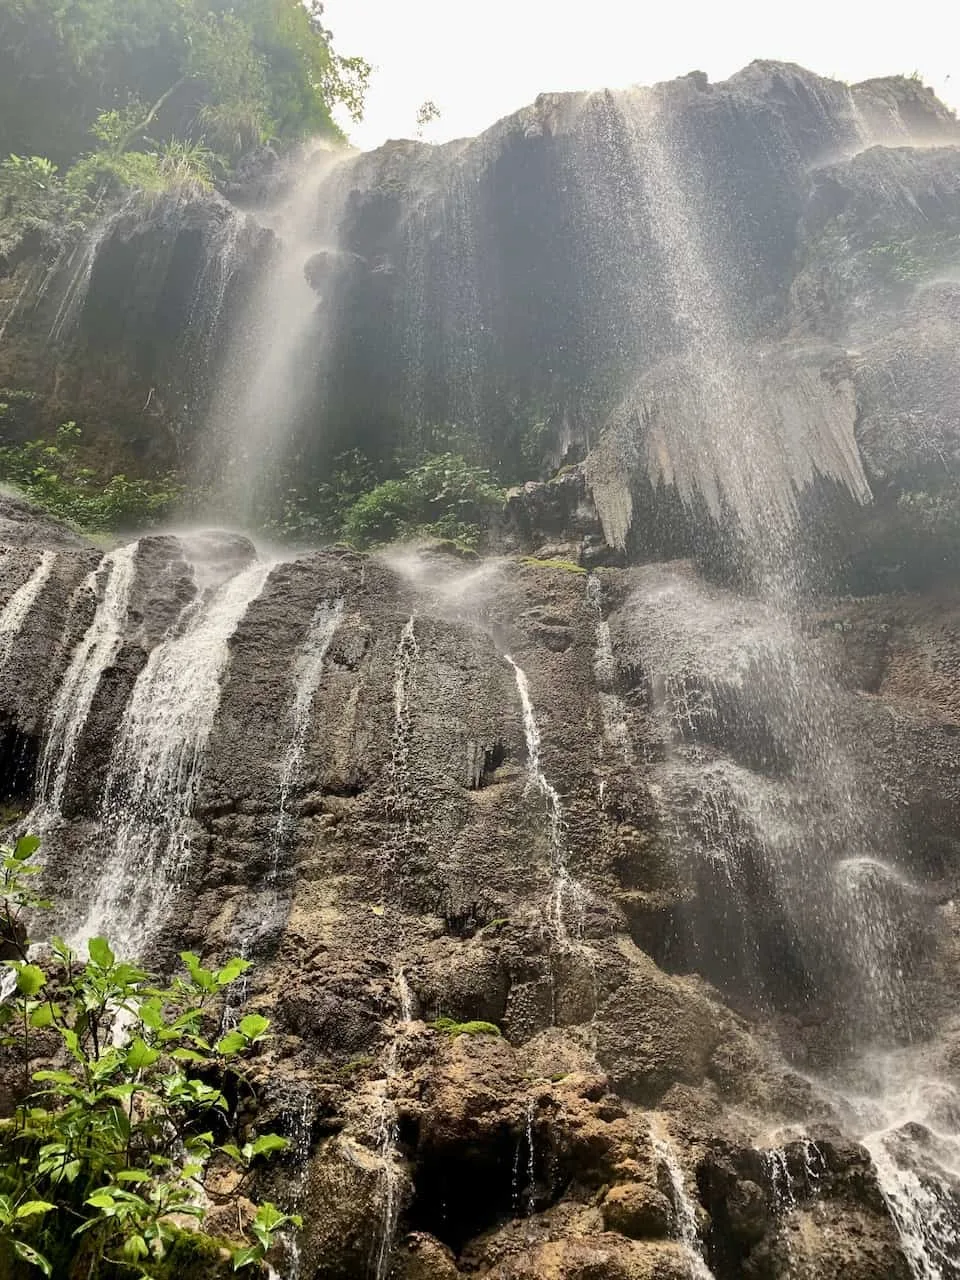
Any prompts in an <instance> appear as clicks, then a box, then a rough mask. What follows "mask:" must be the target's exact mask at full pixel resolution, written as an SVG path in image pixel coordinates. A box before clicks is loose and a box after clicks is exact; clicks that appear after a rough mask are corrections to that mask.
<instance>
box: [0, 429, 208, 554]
mask: <svg viewBox="0 0 960 1280" xmlns="http://www.w3.org/2000/svg"><path fill="white" fill-rule="evenodd" d="M82 444H83V439H82V433H81V431H80V429H79V428H78V427H77V425H76V423H73V422H67V423H64V424H63V426H61V427H60V428H59V430H58V431H57V436H56V439H55V440H54V441H49V440H30V441H28V442H27V443H25V444H15V445H5V446H3V447H0V480H5V481H7V482H8V483H10V484H14V485H16V486H17V487H18V488H20V489H22V490H23V492H24V494H25V495H26V496H27V497H28V498H29V499H30V500H31V501H33V502H36V503H37V505H38V506H41V507H43V508H44V510H46V511H49V512H50V514H51V515H53V516H56V517H57V518H58V519H60V520H66V521H69V522H70V523H72V524H75V525H78V526H79V527H80V528H81V529H85V530H88V531H90V532H94V533H96V532H106V531H109V530H113V529H126V528H131V527H137V528H144V527H149V526H151V525H155V524H159V523H160V522H162V521H163V520H164V519H165V518H166V517H168V516H169V515H170V514H171V512H172V511H173V510H174V509H175V508H176V507H177V506H178V504H179V502H180V500H181V498H182V497H183V487H182V485H180V483H179V482H178V481H177V480H176V479H175V477H173V476H169V475H168V476H162V477H160V478H159V479H158V480H143V479H136V478H132V477H129V476H124V475H110V476H107V477H104V476H103V474H102V472H100V471H98V470H97V469H96V468H94V467H91V466H89V465H87V461H86V455H85V453H84V450H83V447H82Z"/></svg>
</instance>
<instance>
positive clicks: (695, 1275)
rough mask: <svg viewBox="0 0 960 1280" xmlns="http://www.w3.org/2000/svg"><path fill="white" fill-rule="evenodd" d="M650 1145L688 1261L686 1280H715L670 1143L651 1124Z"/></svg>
mask: <svg viewBox="0 0 960 1280" xmlns="http://www.w3.org/2000/svg"><path fill="white" fill-rule="evenodd" d="M650 1142H651V1145H652V1146H653V1150H654V1152H655V1154H656V1156H657V1158H658V1159H659V1160H660V1163H661V1164H662V1165H663V1167H664V1169H665V1171H666V1174H667V1178H668V1179H669V1181H670V1189H671V1191H672V1192H673V1205H674V1210H675V1212H676V1218H677V1234H678V1236H679V1238H680V1242H681V1244H683V1245H684V1247H685V1249H686V1252H687V1255H688V1257H689V1259H690V1278H691V1280H715V1277H714V1274H713V1272H712V1271H711V1270H710V1268H709V1267H708V1266H707V1262H706V1259H705V1258H704V1256H703V1246H702V1244H701V1242H700V1229H699V1227H698V1226H697V1206H696V1204H695V1202H694V1200H693V1198H692V1197H691V1195H690V1193H689V1192H688V1191H687V1186H686V1182H685V1180H684V1176H683V1169H682V1168H681V1167H680V1161H679V1160H678V1159H677V1153H676V1149H675V1148H674V1145H673V1141H672V1139H671V1138H670V1136H669V1135H668V1134H667V1133H666V1131H665V1130H662V1129H658V1128H657V1127H655V1126H654V1125H652V1124H651V1126H650Z"/></svg>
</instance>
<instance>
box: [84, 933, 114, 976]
mask: <svg viewBox="0 0 960 1280" xmlns="http://www.w3.org/2000/svg"><path fill="white" fill-rule="evenodd" d="M87 955H88V956H89V957H90V959H91V961H92V962H93V963H94V964H95V965H96V966H97V968H99V969H112V968H113V965H114V960H115V956H114V954H113V952H112V951H111V950H110V943H109V942H107V940H106V938H91V939H90V941H89V942H88V943H87Z"/></svg>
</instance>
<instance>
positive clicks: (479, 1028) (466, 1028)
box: [429, 1018, 503, 1039]
mask: <svg viewBox="0 0 960 1280" xmlns="http://www.w3.org/2000/svg"><path fill="white" fill-rule="evenodd" d="M429 1025H430V1026H431V1028H432V1029H433V1030H434V1031H444V1032H446V1034H447V1035H448V1036H450V1038H451V1039H454V1038H455V1037H456V1036H502V1034H503V1033H502V1032H501V1030H500V1028H499V1027H497V1026H495V1025H494V1024H493V1023H492V1022H455V1021H454V1020H453V1018H437V1020H436V1022H431V1023H430V1024H429Z"/></svg>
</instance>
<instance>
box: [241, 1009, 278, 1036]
mask: <svg viewBox="0 0 960 1280" xmlns="http://www.w3.org/2000/svg"><path fill="white" fill-rule="evenodd" d="M269 1026H270V1019H269V1018H264V1017H263V1016H262V1015H261V1014H259V1013H248V1014H247V1016H246V1017H245V1018H241V1019H240V1025H239V1027H238V1028H237V1030H238V1031H239V1032H240V1033H241V1034H242V1035H244V1036H246V1037H247V1039H248V1040H250V1041H255V1040H259V1039H260V1038H261V1036H263V1034H264V1033H265V1032H266V1030H267V1028H268V1027H269Z"/></svg>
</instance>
